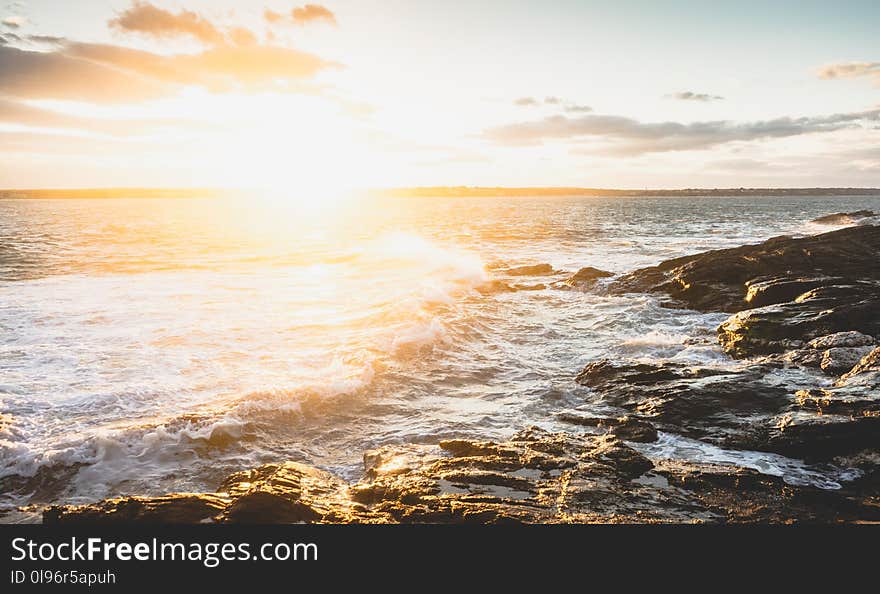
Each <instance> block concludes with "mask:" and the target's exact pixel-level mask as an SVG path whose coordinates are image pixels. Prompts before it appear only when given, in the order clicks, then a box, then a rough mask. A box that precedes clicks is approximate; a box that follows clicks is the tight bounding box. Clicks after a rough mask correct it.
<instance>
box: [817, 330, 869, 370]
mask: <svg viewBox="0 0 880 594" xmlns="http://www.w3.org/2000/svg"><path fill="white" fill-rule="evenodd" d="M875 342H877V341H876V340H874V337H873V336H868V335H867V334H864V333H862V332H855V331H850V332H835V333H834V334H828V335H826V336H820V337H819V338H814V339H813V340H811V341H810V342H808V343H807V346H808V347H809V348H811V349H830V348H838V347H865V346H871V345H873V344H874V343H875ZM850 367H852V366H850Z"/></svg>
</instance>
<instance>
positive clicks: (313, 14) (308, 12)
mask: <svg viewBox="0 0 880 594" xmlns="http://www.w3.org/2000/svg"><path fill="white" fill-rule="evenodd" d="M291 16H292V17H293V22H294V23H296V24H298V25H305V24H306V23H312V22H316V21H324V22H327V23H330V24H332V25H335V24H336V15H335V14H333V12H332V11H331V10H330V9H328V8H326V7H324V6H321V5H320V4H306V5H305V6H302V7H299V8H294V9H293V12H291Z"/></svg>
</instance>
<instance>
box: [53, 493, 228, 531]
mask: <svg viewBox="0 0 880 594" xmlns="http://www.w3.org/2000/svg"><path fill="white" fill-rule="evenodd" d="M229 503H230V499H229V498H228V497H226V496H224V495H221V494H214V493H175V494H172V495H165V496H162V497H121V498H117V499H106V500H104V501H101V502H98V503H95V504H91V505H83V506H68V505H64V506H52V507H50V508H48V509H47V510H46V511H45V512H43V523H44V524H128V523H136V522H144V523H163V524H200V523H204V522H212V521H214V518H215V516H217V515H218V514H220V513H222V511H223V510H224V509H225V508H226V506H227V505H229Z"/></svg>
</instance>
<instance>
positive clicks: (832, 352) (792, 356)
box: [782, 332, 876, 375]
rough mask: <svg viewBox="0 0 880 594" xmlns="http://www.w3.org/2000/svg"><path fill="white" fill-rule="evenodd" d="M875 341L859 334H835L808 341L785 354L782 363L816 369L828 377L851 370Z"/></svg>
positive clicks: (869, 350)
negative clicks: (828, 375) (800, 347)
mask: <svg viewBox="0 0 880 594" xmlns="http://www.w3.org/2000/svg"><path fill="white" fill-rule="evenodd" d="M875 342H876V341H875V340H874V338H873V337H871V336H868V335H867V334H863V333H861V332H836V333H834V334H828V335H826V336H820V337H819V338H814V339H813V340H811V341H809V342H808V343H807V344H806V345H805V347H804V348H802V349H796V350H793V351H789V352H787V353H785V354H784V355H783V357H782V360H783V361H786V362H788V363H794V364H796V365H801V366H803V367H818V368H820V369H821V370H822V371H824V372H825V373H828V374H830V375H840V374H841V373H844V372H846V371H849V370H850V369H852V367H853V366H854V365H855V364H856V363H858V362H859V360H860V359H861V358H862V357H864V356H865V355H867V354H868V353H869V352H871V349H872V345H873V344H874V343H875Z"/></svg>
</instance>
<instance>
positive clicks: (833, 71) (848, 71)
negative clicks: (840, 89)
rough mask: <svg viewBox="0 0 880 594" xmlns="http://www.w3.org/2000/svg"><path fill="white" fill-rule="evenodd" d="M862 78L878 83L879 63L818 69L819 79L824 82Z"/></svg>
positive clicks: (879, 81) (851, 63)
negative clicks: (872, 79) (868, 78)
mask: <svg viewBox="0 0 880 594" xmlns="http://www.w3.org/2000/svg"><path fill="white" fill-rule="evenodd" d="M863 76H866V77H870V78H874V79H875V80H876V81H877V82H878V83H880V62H845V63H841V64H831V65H829V66H823V67H822V68H820V69H819V78H822V79H825V80H832V79H836V78H860V77H863Z"/></svg>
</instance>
